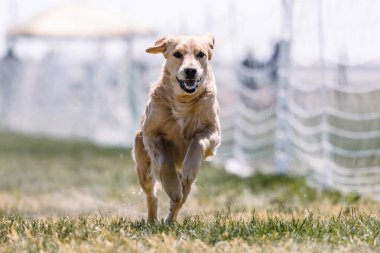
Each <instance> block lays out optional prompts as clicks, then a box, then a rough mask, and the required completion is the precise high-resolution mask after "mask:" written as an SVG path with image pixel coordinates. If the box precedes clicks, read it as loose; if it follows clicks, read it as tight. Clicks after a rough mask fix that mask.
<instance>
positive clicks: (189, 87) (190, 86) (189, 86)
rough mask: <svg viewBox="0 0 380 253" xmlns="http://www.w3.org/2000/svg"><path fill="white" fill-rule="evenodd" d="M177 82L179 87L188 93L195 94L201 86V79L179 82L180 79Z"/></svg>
mask: <svg viewBox="0 0 380 253" xmlns="http://www.w3.org/2000/svg"><path fill="white" fill-rule="evenodd" d="M176 78H177V82H178V84H179V86H180V87H181V89H182V90H184V91H185V92H186V93H194V92H195V91H196V90H197V89H198V86H199V83H200V81H201V79H202V78H201V79H199V80H196V79H185V80H179V79H178V77H176Z"/></svg>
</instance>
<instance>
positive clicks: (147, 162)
mask: <svg viewBox="0 0 380 253" xmlns="http://www.w3.org/2000/svg"><path fill="white" fill-rule="evenodd" d="M213 49H214V38H213V36H212V35H211V34H206V35H203V36H166V37H162V38H159V39H158V40H157V41H156V42H155V45H154V46H152V47H149V48H148V49H146V52H147V53H151V54H158V53H162V54H163V56H164V57H165V61H164V63H163V67H162V73H161V76H160V77H159V79H158V81H157V82H156V83H155V84H153V85H152V87H151V90H150V94H149V98H148V101H147V104H146V108H145V112H144V113H143V115H142V119H141V128H140V130H139V131H138V132H137V134H136V137H135V144H134V149H133V151H132V154H133V156H134V159H135V162H136V171H137V175H138V179H139V183H140V185H141V188H142V190H143V191H144V193H145V194H146V200H147V206H148V221H150V222H152V221H156V220H157V204H158V199H157V196H156V192H155V184H156V181H157V180H159V181H161V184H162V187H163V189H164V190H165V192H166V193H167V195H168V196H169V198H170V210H169V214H168V216H167V218H166V222H167V223H171V222H173V221H176V219H177V216H178V212H179V210H180V209H181V207H182V206H183V204H184V203H185V202H186V200H187V198H188V196H189V193H190V190H191V185H192V184H193V182H194V181H195V179H196V177H197V175H198V172H199V169H200V167H201V165H202V162H203V160H206V159H207V160H209V159H210V158H212V157H213V156H214V155H215V152H216V148H217V147H218V146H219V143H220V122H219V105H218V101H217V99H216V85H215V77H214V74H213V71H212V68H211V65H210V60H211V58H212V54H213Z"/></svg>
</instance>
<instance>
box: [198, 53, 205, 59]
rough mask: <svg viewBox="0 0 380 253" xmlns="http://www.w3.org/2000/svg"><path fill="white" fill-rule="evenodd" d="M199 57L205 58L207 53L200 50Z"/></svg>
mask: <svg viewBox="0 0 380 253" xmlns="http://www.w3.org/2000/svg"><path fill="white" fill-rule="evenodd" d="M197 57H199V58H203V57H205V53H203V52H199V53H198V54H197Z"/></svg>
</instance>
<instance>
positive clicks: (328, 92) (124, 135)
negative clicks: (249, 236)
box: [0, 0, 380, 209]
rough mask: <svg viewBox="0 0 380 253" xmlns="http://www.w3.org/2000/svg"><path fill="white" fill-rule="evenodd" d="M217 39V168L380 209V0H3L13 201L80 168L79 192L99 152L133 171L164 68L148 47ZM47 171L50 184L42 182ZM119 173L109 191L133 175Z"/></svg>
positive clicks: (2, 64)
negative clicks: (206, 36) (376, 202)
mask: <svg viewBox="0 0 380 253" xmlns="http://www.w3.org/2000/svg"><path fill="white" fill-rule="evenodd" d="M206 32H211V33H212V34H213V35H214V36H215V41H216V46H215V57H214V58H213V59H212V64H213V68H214V72H215V75H216V79H217V85H218V96H219V102H220V105H221V123H222V145H221V147H220V148H219V150H218V155H217V156H216V157H215V159H214V161H213V163H212V164H211V165H207V166H211V168H212V169H210V170H214V168H219V169H222V170H224V171H225V172H227V173H233V174H237V175H239V176H243V177H250V176H252V175H254V174H255V173H259V174H269V175H286V176H295V177H299V176H301V177H303V178H305V180H306V182H307V185H308V187H309V186H311V187H313V188H314V189H334V190H337V191H338V192H340V193H342V194H346V193H357V194H360V195H363V196H367V197H369V198H372V199H380V198H379V196H380V103H379V100H380V49H379V45H380V2H379V1H376V0H365V1H359V0H334V1H323V0H319V1H317V0H315V1H302V0H268V1H259V0H254V1H248V0H236V1H233V0H218V1H216V0H193V1H191V3H190V2H180V3H179V2H178V1H175V0H161V1H148V0H140V1H122V0H107V1H105V0H96V1H65V0H41V1H27V0H0V144H1V145H0V146H1V149H0V150H1V152H2V153H1V157H2V159H3V161H2V163H1V162H0V173H1V175H3V179H2V180H3V181H2V187H3V188H2V192H3V194H4V192H6V191H13V190H14V191H20V190H19V189H23V188H22V187H23V186H25V185H28V184H30V187H31V188H28V187H29V186H28V187H26V188H25V189H24V190H25V192H30V189H34V188H33V187H35V185H37V184H39V182H40V181H39V180H41V182H42V181H43V182H46V181H50V183H51V184H52V185H54V184H55V183H54V182H55V181H54V180H56V181H57V182H59V181H60V180H61V179H62V176H63V177H64V178H65V175H66V174H64V175H63V174H62V173H66V172H67V171H69V170H70V169H72V168H76V169H75V170H74V171H72V173H73V174H70V175H68V174H67V175H66V176H67V180H68V181H70V178H71V177H74V178H75V177H76V176H77V174H76V173H78V171H79V172H80V171H81V169H83V168H85V167H86V166H89V165H88V163H86V161H88V160H90V158H89V157H91V160H92V158H94V161H97V158H99V157H98V156H97V155H98V153H97V151H96V152H95V151H94V150H98V148H99V149H101V150H103V149H102V148H105V150H107V151H104V152H105V153H101V155H100V156H101V157H102V156H103V155H105V154H114V153H112V152H111V151H115V152H116V154H117V155H116V157H119V158H118V159H119V160H118V161H123V162H125V164H128V166H130V167H133V165H132V162H131V161H130V158H129V149H130V148H131V147H132V141H133V136H134V133H135V131H136V130H137V128H138V126H139V119H140V115H141V112H142V110H143V108H144V104H145V101H146V98H147V93H148V91H149V85H150V84H151V83H152V82H154V81H155V80H157V78H158V75H159V72H160V69H161V64H162V61H163V57H162V56H161V55H148V54H146V53H145V52H144V50H145V48H147V47H149V46H150V45H152V44H153V43H154V41H155V39H156V38H157V37H159V36H162V35H176V34H195V35H198V34H199V35H200V34H203V33H206ZM84 143H87V144H84ZM88 143H90V144H88ZM81 145H82V146H81ZM83 145H85V146H83ZM86 145H90V146H86ZM92 145H94V146H92ZM85 147H86V148H85ZM89 147H91V148H89ZM59 148H62V149H59ZM83 150H86V152H85V153H83ZM91 150H92V151H91ZM110 150H111V151H110ZM65 152H66V153H65ZM107 152H111V153H107ZM59 154H62V155H63V154H66V155H68V156H69V157H76V155H78V156H79V158H78V157H77V158H78V159H79V160H78V161H79V162H78V161H77V160H75V159H77V158H75V159H74V158H73V159H74V160H75V161H77V162H78V163H74V165H70V162H69V164H66V165H65V162H62V159H63V158H62V156H61V155H59ZM23 155H24V156H23ZM57 156H58V157H57ZM36 157H37V158H36ZM38 157H39V158H38ZM111 157H113V156H112V155H111ZM125 157H128V158H125ZM103 158H104V157H103ZM108 158H110V157H108ZM108 158H107V159H108ZM104 159H105V160H107V159H106V158H104ZM104 159H103V160H101V161H100V164H101V163H102V161H105V160H104ZM120 159H121V160H120ZM123 159H124V160H125V159H127V160H128V161H124V160H123ZM63 160H65V161H66V158H64V159H63ZM57 161H58V162H57ZM56 163H59V164H60V165H59V166H61V167H59V169H58V170H56V171H55V170H54V169H52V168H53V167H54V166H55V165H54V164H56ZM33 164H34V165H33ZM91 164H93V166H95V167H96V166H97V165H96V163H95V162H92V163H91ZM91 166H92V165H91ZM91 166H90V167H91ZM99 166H100V167H101V165H99ZM107 166H108V165H104V169H105V168H106V167H107ZM110 166H111V165H110ZM112 166H116V165H112ZM118 166H119V167H118ZM29 167H30V168H31V169H30V170H29V169H28V168H29ZM37 167H38V171H40V173H41V175H42V174H44V173H45V172H43V170H45V169H47V168H48V170H49V171H50V172H49V173H51V174H49V175H50V176H48V177H47V178H44V177H42V179H41V178H39V179H35V178H38V176H36V175H35V174H34V173H33V172H32V171H33V170H34V169H35V168H37ZM116 167H117V168H122V167H123V165H121V164H118V165H117V166H116ZM91 168H92V167H91ZM91 168H88V169H89V170H91ZM16 171H18V172H17V173H19V175H20V177H22V176H25V175H29V174H28V173H31V174H30V177H29V179H30V180H29V181H28V183H25V181H23V179H19V180H18V181H17V180H15V181H12V180H11V179H10V178H11V177H13V176H15V175H16V174H17V173H16ZM63 171H66V172H63ZM92 171H93V172H94V171H96V169H95V170H92ZM57 173H58V174H57ZM60 173H61V174H60ZM86 173H88V172H86ZM94 173H95V172H94ZM102 173H103V172H102ZM104 173H105V172H104ZM107 173H110V172H109V171H108V172H107ZM112 173H113V172H112ZM118 173H120V172H118V171H117V170H115V171H114V174H112V176H111V177H110V178H109V183H110V184H114V183H115V180H116V181H117V180H121V178H122V179H124V180H126V181H128V180H132V179H128V177H129V176H131V177H134V175H133V174H131V175H129V176H128V175H125V178H123V177H120V178H119V177H118V175H120V174H118ZM210 173H214V172H210ZM223 173H224V172H223ZM79 174H80V173H79ZM11 175H13V176H11ZM57 175H58V176H57ZM100 175H103V174H100ZM106 175H108V176H109V175H110V174H105V175H104V177H103V179H104V178H107V176H106ZM226 175H229V174H226ZM15 177H16V176H15ZM22 178H23V177H22ZM60 178H61V179H60ZM86 178H87V177H86ZM86 180H89V179H86ZM133 180H134V179H133ZM41 182H40V185H46V184H45V183H43V184H42V183H41ZM107 182H108V181H107ZM117 182H119V181H117ZM89 183H90V181H89ZM78 184H79V185H81V182H78ZM58 185H59V184H58ZM120 185H123V182H121V181H120ZM7 187H8V188H7ZM40 187H42V186H40ZM51 187H53V186H51ZM72 187H73V188H75V189H78V185H72ZM105 187H106V186H105ZM53 188H54V187H53ZM10 189H13V190H10ZM47 189H50V188H49V187H47ZM54 189H55V190H56V192H60V194H62V188H59V189H60V190H57V189H56V188H54ZM133 189H135V190H136V191H137V189H138V187H137V186H136V187H135V188H133ZM124 190H125V189H124ZM25 192H24V193H25ZM65 194H66V193H65ZM65 194H63V195H65ZM71 194H72V196H71V195H70V196H71V197H73V196H74V197H73V198H74V199H75V196H77V195H76V194H78V191H75V193H73V192H72V193H71ZM81 194H84V193H83V192H82V193H81ZM112 194H116V193H115V192H113V193H112ZM0 195H1V194H0ZM21 195H22V194H21ZM90 195H91V194H90ZM116 195H117V194H116ZM59 196H61V195H59ZM65 196H67V194H66V195H65ZM113 196H114V195H113ZM0 197H1V196H0ZM3 197H4V196H3ZM56 197H57V196H56V195H54V196H53V197H52V196H50V197H49V199H50V198H56ZM61 197H62V196H61ZM61 197H59V198H58V199H60V198H61ZM4 198H5V197H4ZM121 198H122V199H124V200H125V198H126V197H125V196H124V195H121ZM6 199H7V198H6ZM79 199H81V201H83V198H79ZM25 201H26V202H22V201H21V202H17V201H16V202H12V201H10V200H9V199H8V202H4V203H8V204H6V205H9V206H12V205H13V206H12V208H15V207H14V206H18V205H21V204H17V203H24V205H25V206H29V205H30V203H29V202H28V201H27V200H25ZM94 201H95V200H94ZM72 202H73V201H71V202H70V203H72ZM90 202H91V201H90ZM9 203H16V204H9ZM25 203H26V204H25ZM28 203H29V204H28ZM91 203H92V202H91ZM96 203H98V202H96ZM63 205H64V206H66V205H65V204H63ZM96 205H97V204H96ZM16 209H17V208H16Z"/></svg>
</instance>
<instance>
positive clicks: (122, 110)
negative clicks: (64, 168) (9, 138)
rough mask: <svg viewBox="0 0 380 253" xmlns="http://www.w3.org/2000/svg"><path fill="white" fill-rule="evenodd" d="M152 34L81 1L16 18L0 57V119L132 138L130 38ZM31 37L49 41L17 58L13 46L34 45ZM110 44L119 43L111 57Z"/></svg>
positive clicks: (32, 127) (59, 131) (101, 138)
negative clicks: (40, 50)
mask: <svg viewBox="0 0 380 253" xmlns="http://www.w3.org/2000/svg"><path fill="white" fill-rule="evenodd" d="M151 34H152V30H151V29H149V28H147V27H143V26H139V25H136V24H133V23H131V22H130V21H129V20H128V19H127V18H125V17H124V16H118V15H117V14H115V13H113V12H108V11H104V10H98V9H93V8H90V7H89V6H87V5H82V4H69V5H64V6H61V7H59V8H55V9H53V10H50V11H47V12H44V13H42V14H40V15H38V16H37V17H35V18H32V19H31V20H30V21H27V22H25V23H22V24H19V25H16V26H15V27H14V28H12V29H10V30H9V33H8V41H9V45H10V48H9V52H8V55H7V56H6V57H5V58H4V59H3V60H2V61H1V62H0V65H1V66H0V72H1V73H0V84H1V85H0V102H1V103H0V114H1V119H0V124H1V125H2V126H3V127H6V128H8V129H11V130H17V131H22V132H27V133H35V134H44V135H51V136H56V137H66V138H67V137H69V138H70V137H71V138H84V139H88V140H92V141H95V142H97V143H100V144H108V145H131V141H132V138H131V136H133V134H134V130H135V129H136V125H137V122H138V120H137V119H138V117H139V116H138V114H139V112H138V111H136V110H137V109H136V101H135V100H136V99H137V97H138V92H139V91H138V89H135V88H133V87H131V86H132V85H134V84H135V83H136V82H135V80H134V79H135V78H138V77H136V75H135V74H136V73H139V71H136V68H139V65H136V64H132V61H131V58H132V55H131V52H132V49H131V41H132V40H133V39H135V38H136V37H138V36H143V35H144V36H147V35H151ZM33 40H39V41H40V42H41V41H43V42H44V43H43V44H44V45H45V46H46V47H47V48H48V51H47V53H46V54H45V55H44V57H43V58H42V59H23V56H22V55H20V56H18V57H19V58H17V57H16V56H15V54H14V53H13V51H14V49H17V47H18V45H19V44H22V43H24V42H25V41H26V43H27V44H28V45H29V46H30V47H29V48H33V47H32V46H33ZM110 43H114V44H115V43H116V44H117V43H118V45H119V50H118V52H119V54H118V55H117V56H116V57H114V58H113V59H111V58H110V57H109V55H108V54H107V52H106V51H107V48H108V46H109V44H110ZM40 44H41V43H40ZM86 54H87V55H86ZM141 88H142V89H143V86H141ZM137 104H138V103H137Z"/></svg>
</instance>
